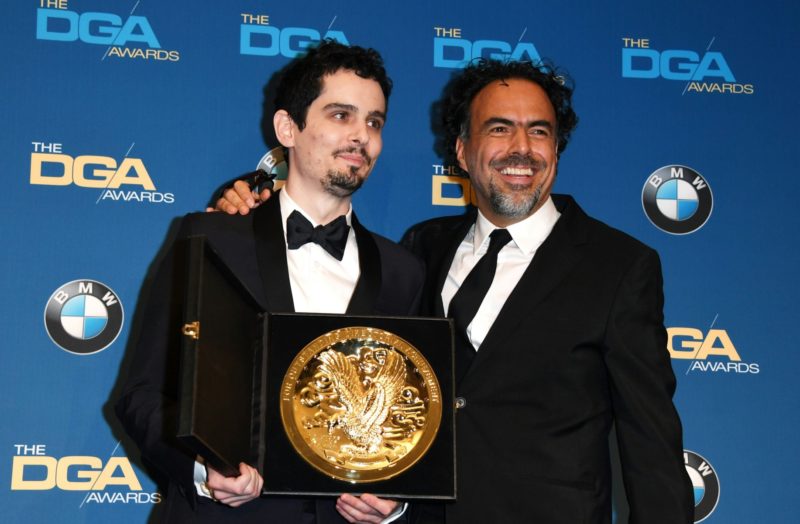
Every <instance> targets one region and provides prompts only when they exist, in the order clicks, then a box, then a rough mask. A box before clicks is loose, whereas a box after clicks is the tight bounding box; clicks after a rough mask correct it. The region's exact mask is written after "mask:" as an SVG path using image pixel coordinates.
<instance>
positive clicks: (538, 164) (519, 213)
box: [489, 155, 547, 219]
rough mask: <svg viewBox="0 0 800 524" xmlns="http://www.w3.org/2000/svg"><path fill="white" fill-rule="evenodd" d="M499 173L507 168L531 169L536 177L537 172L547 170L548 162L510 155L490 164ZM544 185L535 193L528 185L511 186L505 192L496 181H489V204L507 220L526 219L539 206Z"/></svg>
mask: <svg viewBox="0 0 800 524" xmlns="http://www.w3.org/2000/svg"><path fill="white" fill-rule="evenodd" d="M490 166H491V167H492V168H493V169H496V170H498V171H500V170H502V169H504V168H506V167H516V168H531V169H532V170H533V171H534V176H536V173H537V172H542V171H544V170H545V169H547V162H545V161H543V160H539V159H536V158H533V157H532V156H530V155H509V156H508V157H506V158H503V159H501V160H496V161H494V162H492V163H491V164H490ZM542 186H543V183H540V184H538V185H537V186H536V187H535V188H533V191H531V188H530V186H528V185H527V184H511V185H510V186H509V187H508V188H507V189H506V190H505V191H503V189H502V188H500V187H498V184H497V183H496V181H495V179H494V178H492V179H490V180H489V204H490V205H491V206H492V211H493V212H494V213H495V214H497V215H499V216H502V217H506V218H514V219H516V218H525V217H527V216H530V214H531V212H532V211H533V210H534V209H536V206H537V205H539V201H540V200H541V198H542V191H543V187H542Z"/></svg>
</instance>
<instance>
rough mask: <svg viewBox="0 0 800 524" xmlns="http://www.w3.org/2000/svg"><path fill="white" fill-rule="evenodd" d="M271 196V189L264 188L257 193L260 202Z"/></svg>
mask: <svg viewBox="0 0 800 524" xmlns="http://www.w3.org/2000/svg"><path fill="white" fill-rule="evenodd" d="M271 196H272V190H271V189H265V190H263V191H261V193H260V194H259V195H258V198H259V199H260V200H261V202H266V201H267V200H269V197H271Z"/></svg>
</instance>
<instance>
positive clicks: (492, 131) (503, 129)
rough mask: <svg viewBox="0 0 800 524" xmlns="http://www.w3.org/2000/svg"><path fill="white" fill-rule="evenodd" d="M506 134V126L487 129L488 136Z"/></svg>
mask: <svg viewBox="0 0 800 524" xmlns="http://www.w3.org/2000/svg"><path fill="white" fill-rule="evenodd" d="M506 133H508V127H507V126H494V127H491V128H489V134H490V135H504V134H506Z"/></svg>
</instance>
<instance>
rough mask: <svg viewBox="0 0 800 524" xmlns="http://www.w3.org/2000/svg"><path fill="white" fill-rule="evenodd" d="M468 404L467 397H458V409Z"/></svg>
mask: <svg viewBox="0 0 800 524" xmlns="http://www.w3.org/2000/svg"><path fill="white" fill-rule="evenodd" d="M466 405H467V399H465V398H464V397H456V409H461V408H463V407H464V406H466Z"/></svg>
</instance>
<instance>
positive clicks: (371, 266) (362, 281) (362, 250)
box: [346, 213, 381, 315]
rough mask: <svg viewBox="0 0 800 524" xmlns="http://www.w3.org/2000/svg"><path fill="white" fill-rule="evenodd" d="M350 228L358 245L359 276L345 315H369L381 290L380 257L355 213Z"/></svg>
mask: <svg viewBox="0 0 800 524" xmlns="http://www.w3.org/2000/svg"><path fill="white" fill-rule="evenodd" d="M352 227H353V231H354V232H355V234H356V242H357V243H358V264H359V270H360V271H361V274H360V275H359V277H358V282H357V283H356V288H355V289H354V290H353V296H352V297H351V298H350V303H349V304H348V305H347V311H346V314H348V315H370V314H372V313H373V312H374V310H375V302H376V300H377V299H378V293H379V292H380V289H381V255H380V252H379V251H378V245H377V244H376V243H375V239H374V238H372V234H371V233H370V232H369V231H367V230H366V228H364V226H362V225H361V223H360V222H359V221H358V219H357V218H356V215H355V213H353V220H352Z"/></svg>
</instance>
